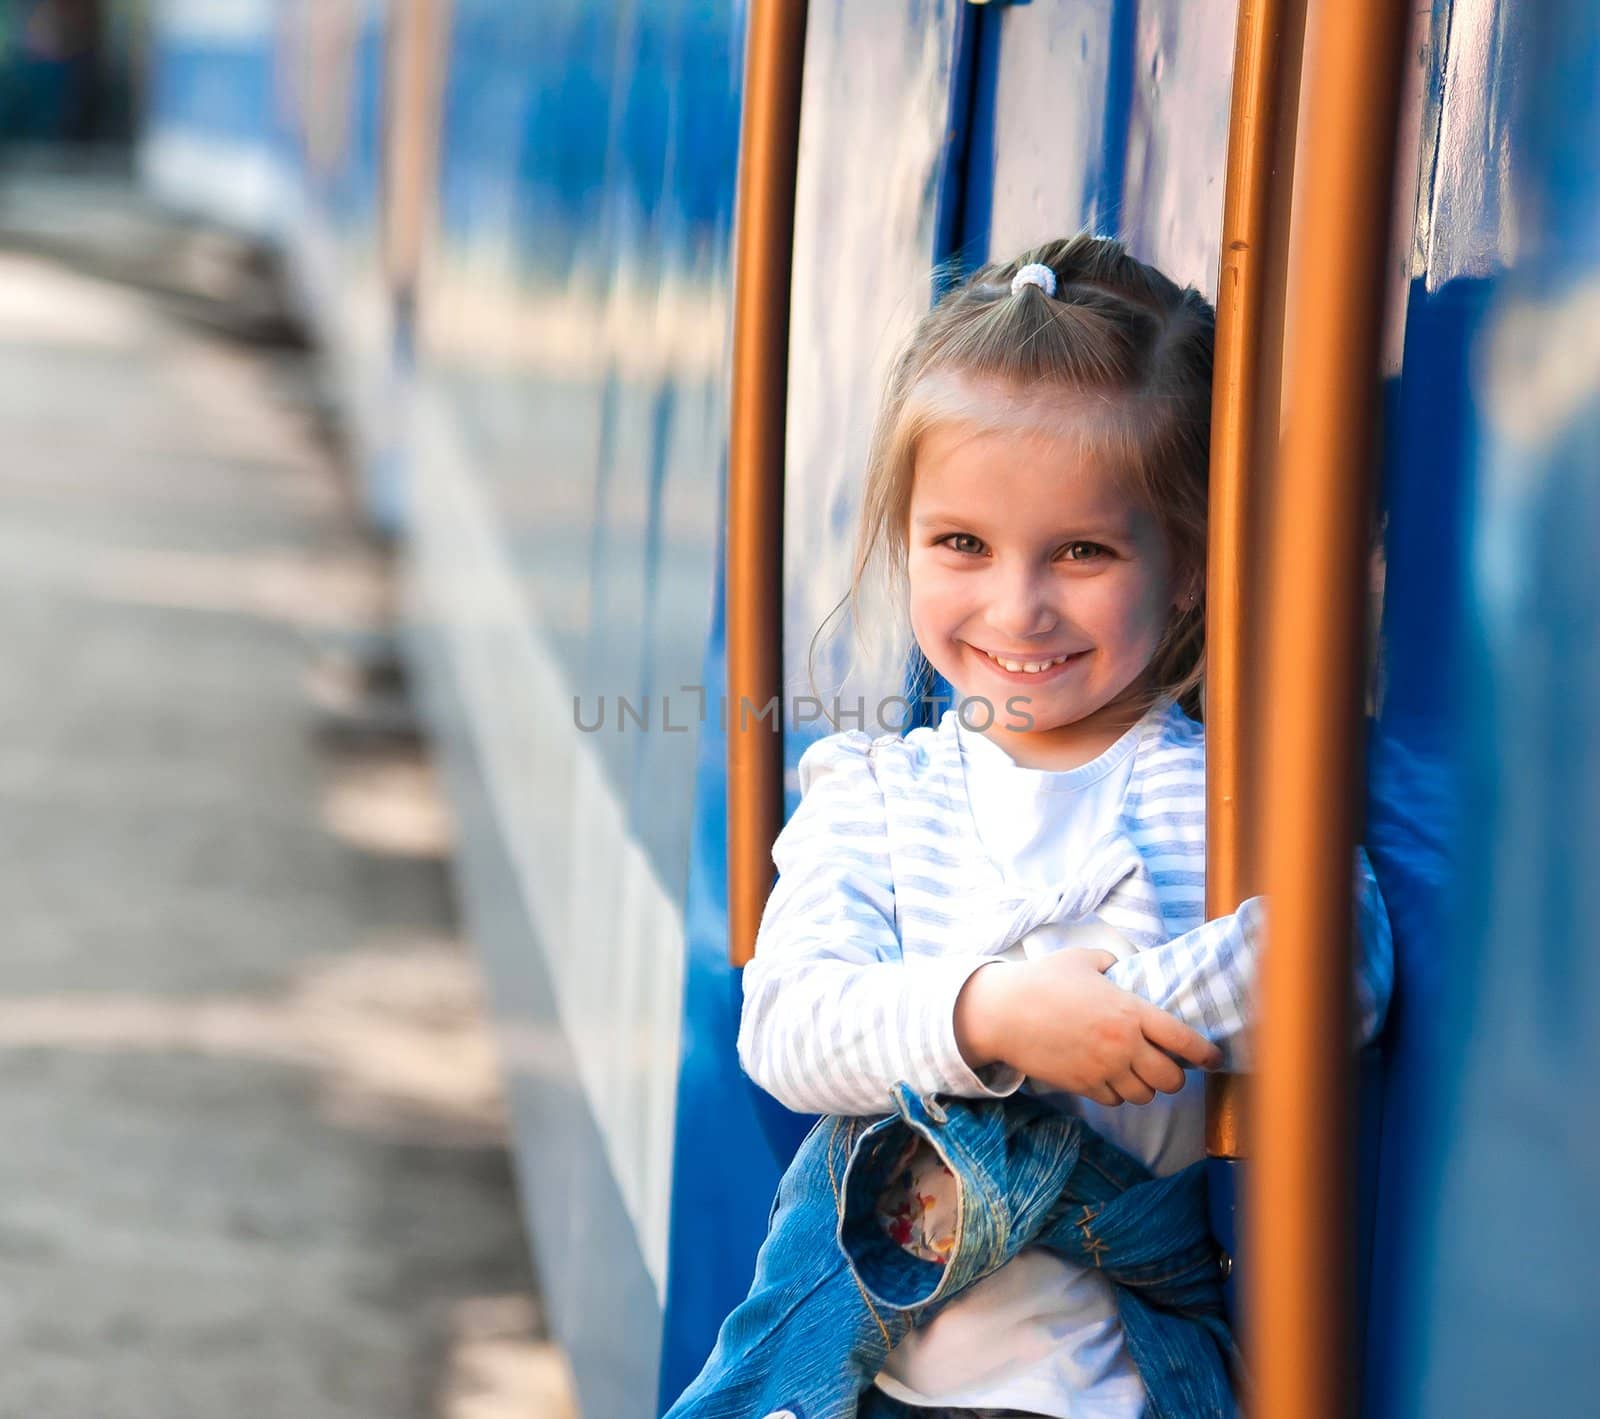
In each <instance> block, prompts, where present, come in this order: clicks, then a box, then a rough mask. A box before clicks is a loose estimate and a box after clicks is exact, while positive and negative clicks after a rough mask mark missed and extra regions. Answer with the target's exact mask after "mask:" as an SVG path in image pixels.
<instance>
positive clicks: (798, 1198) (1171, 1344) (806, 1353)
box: [667, 1084, 1237, 1419]
mask: <svg viewBox="0 0 1600 1419" xmlns="http://www.w3.org/2000/svg"><path fill="white" fill-rule="evenodd" d="M894 1101H895V1106H896V1108H897V1110H898V1112H897V1113H896V1114H893V1115H890V1116H889V1117H887V1118H882V1119H877V1120H873V1119H846V1118H825V1119H823V1120H821V1121H820V1122H819V1123H818V1124H817V1126H816V1127H815V1128H814V1129H813V1130H812V1131H811V1133H810V1134H809V1135H808V1136H807V1138H806V1140H805V1141H804V1142H803V1143H802V1144H801V1145H800V1149H799V1151H798V1153H796V1155H795V1159H794V1162H793V1163H792V1164H791V1165H790V1167H789V1170H788V1172H787V1173H785V1174H784V1177H783V1180H782V1182H781V1183H780V1185H779V1188H778V1197H777V1201H776V1202H775V1203H774V1204H773V1210H772V1218H771V1225H770V1229H769V1231H768V1235H767V1239H766V1241H765V1243H764V1244H763V1245H762V1248H761V1252H760V1254H759V1256H758V1257H757V1258H756V1275H755V1281H754V1283H753V1284H752V1286H751V1289H750V1294H749V1296H748V1297H746V1299H745V1300H744V1301H743V1302H742V1303H741V1304H740V1305H739V1306H738V1307H737V1308H736V1309H735V1310H734V1311H733V1313H732V1314H731V1315H730V1316H729V1317H728V1319H727V1320H726V1321H725V1322H724V1323H723V1326H722V1329H721V1331H720V1333H719V1334H718V1336H717V1343H716V1346H715V1348H714V1349H713V1351H712V1353H711V1357H710V1359H708V1360H707V1362H706V1365H705V1368H704V1369H703V1370H702V1371H701V1373H700V1375H699V1376H698V1377H697V1378H696V1379H695V1381H694V1383H693V1384H691V1385H690V1386H689V1388H688V1389H687V1390H685V1391H684V1393H683V1395H682V1396H681V1397H680V1398H679V1399H678V1401H677V1403H676V1404H674V1405H673V1407H672V1408H671V1410H669V1411H668V1414H667V1419H790V1416H792V1419H854V1416H857V1415H858V1414H860V1415H867V1414H879V1413H889V1412H902V1411H901V1408H900V1406H896V1405H892V1404H888V1403H885V1402H884V1401H883V1397H882V1396H880V1395H879V1394H878V1392H877V1391H876V1390H875V1389H873V1388H872V1381H873V1377H874V1376H875V1375H876V1374H877V1373H878V1371H879V1370H880V1369H881V1368H882V1367H883V1362H884V1360H885V1358H886V1357H887V1355H888V1353H889V1351H890V1350H891V1349H892V1348H893V1347H894V1346H895V1345H896V1344H897V1343H898V1342H899V1341H900V1339H901V1338H902V1337H903V1336H904V1335H905V1334H906V1333H907V1332H908V1331H909V1330H911V1329H912V1327H914V1326H917V1325H921V1324H924V1323H925V1322H926V1321H928V1320H930V1319H932V1317H933V1316H934V1315H935V1314H936V1313H937V1312H938V1310H939V1309H940V1308H941V1307H942V1306H943V1305H944V1304H945V1303H946V1302H948V1301H949V1300H951V1299H952V1298H953V1297H954V1296H956V1295H957V1294H959V1293H960V1292H961V1291H962V1290H964V1289H965V1288H966V1287H968V1286H970V1285H971V1284H972V1283H973V1282H975V1281H978V1280H980V1279H981V1278H982V1277H984V1276H987V1275H989V1274H990V1273H991V1272H993V1271H995V1270H997V1269H998V1268H999V1267H1000V1266H1002V1265H1004V1264H1005V1263H1006V1262H1007V1261H1009V1260H1010V1259H1011V1258H1012V1257H1013V1256H1015V1255H1016V1254H1017V1252H1019V1251H1020V1250H1021V1249H1022V1248H1023V1247H1025V1246H1041V1247H1046V1248H1048V1249H1049V1250H1051V1251H1053V1252H1055V1253H1057V1254H1058V1255H1060V1256H1061V1257H1063V1258H1064V1259H1066V1260H1068V1261H1071V1262H1072V1263H1074V1264H1076V1265H1079V1266H1085V1267H1099V1268H1101V1269H1103V1270H1104V1271H1105V1272H1106V1274H1107V1276H1108V1277H1110V1279H1111V1280H1112V1281H1113V1282H1114V1283H1115V1285H1116V1292H1117V1301H1118V1310H1119V1312H1120V1317H1121V1321H1122V1325H1123V1329H1124V1332H1125V1334H1126V1338H1127V1344H1128V1349H1129V1352H1130V1354H1131V1355H1132V1357H1133V1360H1134V1363H1135V1364H1136V1365H1137V1366H1138V1369H1139V1374H1140V1377H1141V1378H1142V1380H1143V1382H1144V1385H1145V1391H1146V1396H1147V1409H1146V1414H1147V1415H1148V1416H1149V1419H1233V1416H1234V1415H1235V1414H1236V1412H1237V1410H1236V1406H1235V1403H1234V1399H1233V1393H1232V1389H1231V1387H1230V1382H1229V1370H1230V1367H1231V1366H1232V1365H1233V1364H1234V1363H1235V1351H1234V1346H1233V1341H1232V1338H1231V1336H1230V1334H1229V1331H1228V1326H1227V1322H1226V1319H1225V1318H1224V1313H1223V1302H1222V1293H1221V1271H1220V1266H1219V1256H1218V1253H1217V1249H1216V1245H1215V1243H1214V1242H1213V1241H1212V1238H1211V1233H1210V1229H1209V1226H1208V1222H1207V1214H1206V1195H1205V1174H1204V1165H1203V1164H1194V1165H1192V1166H1190V1167H1188V1168H1186V1169H1184V1170H1183V1171H1182V1172H1180V1173H1177V1174H1175V1175H1173V1176H1171V1177H1164V1178H1153V1177H1152V1176H1151V1175H1150V1173H1149V1172H1148V1170H1147V1169H1145V1168H1144V1167H1143V1165H1142V1164H1140V1163H1139V1162H1137V1161H1136V1160H1135V1159H1133V1158H1131V1157H1130V1156H1128V1155H1127V1154H1126V1153H1124V1152H1122V1150H1121V1149H1119V1148H1116V1147H1115V1146H1113V1145H1112V1144H1110V1143H1109V1142H1107V1141H1106V1140H1105V1139H1104V1138H1102V1137H1101V1136H1100V1135H1099V1134H1097V1133H1096V1132H1095V1131H1094V1130H1093V1129H1092V1128H1090V1127H1089V1126H1088V1125H1087V1124H1086V1123H1085V1122H1084V1121H1083V1120H1082V1119H1080V1118H1075V1117H1071V1116H1068V1115H1065V1114H1062V1113H1059V1112H1057V1111H1056V1110H1054V1109H1052V1108H1050V1107H1049V1106H1048V1105H1047V1104H1044V1103H1042V1102H1041V1101H1039V1100H1037V1099H1033V1098H1031V1097H1028V1096H1015V1097H1012V1098H1009V1099H983V1100H966V1099H941V1098H928V1099H923V1098H919V1097H918V1096H917V1094H916V1093H915V1092H914V1091H913V1090H912V1089H911V1088H910V1086H909V1085H906V1084H900V1085H898V1086H897V1087H896V1089H895V1092H894ZM916 1138H920V1139H922V1140H924V1141H926V1142H927V1143H928V1144H930V1145H931V1146H932V1147H934V1148H935V1149H936V1150H937V1151H938V1153H939V1155H940V1156H941V1158H942V1159H943V1160H944V1162H945V1164H946V1166H947V1167H948V1168H949V1169H950V1171H951V1174H952V1176H953V1177H954V1178H955V1181H956V1185H957V1191H958V1197H959V1204H958V1209H957V1229H956V1242H955V1246H954V1248H953V1250H952V1251H951V1253H950V1255H949V1257H948V1260H947V1261H946V1262H945V1263H944V1264H942V1265H941V1264H939V1263H935V1262H930V1261H923V1260H921V1259H919V1258H918V1257H916V1256H914V1255H912V1254H911V1253H910V1252H908V1251H906V1250H904V1249H903V1248H902V1247H900V1246H899V1245H898V1244H896V1243H895V1242H894V1241H892V1240H891V1239H890V1237H889V1236H888V1235H887V1233H885V1231H884V1230H883V1228H882V1226H881V1225H880V1223H879V1220H878V1217H877V1211H876V1207H877V1199H878V1197H879V1194H880V1193H881V1192H882V1191H883V1189H884V1187H885V1185H886V1184H887V1183H888V1181H889V1174H890V1171H891V1169H892V1168H893V1167H894V1166H895V1164H896V1162H897V1160H899V1159H901V1158H902V1157H903V1155H904V1153H905V1150H906V1145H907V1144H908V1142H911V1141H913V1139H916Z"/></svg>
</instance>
